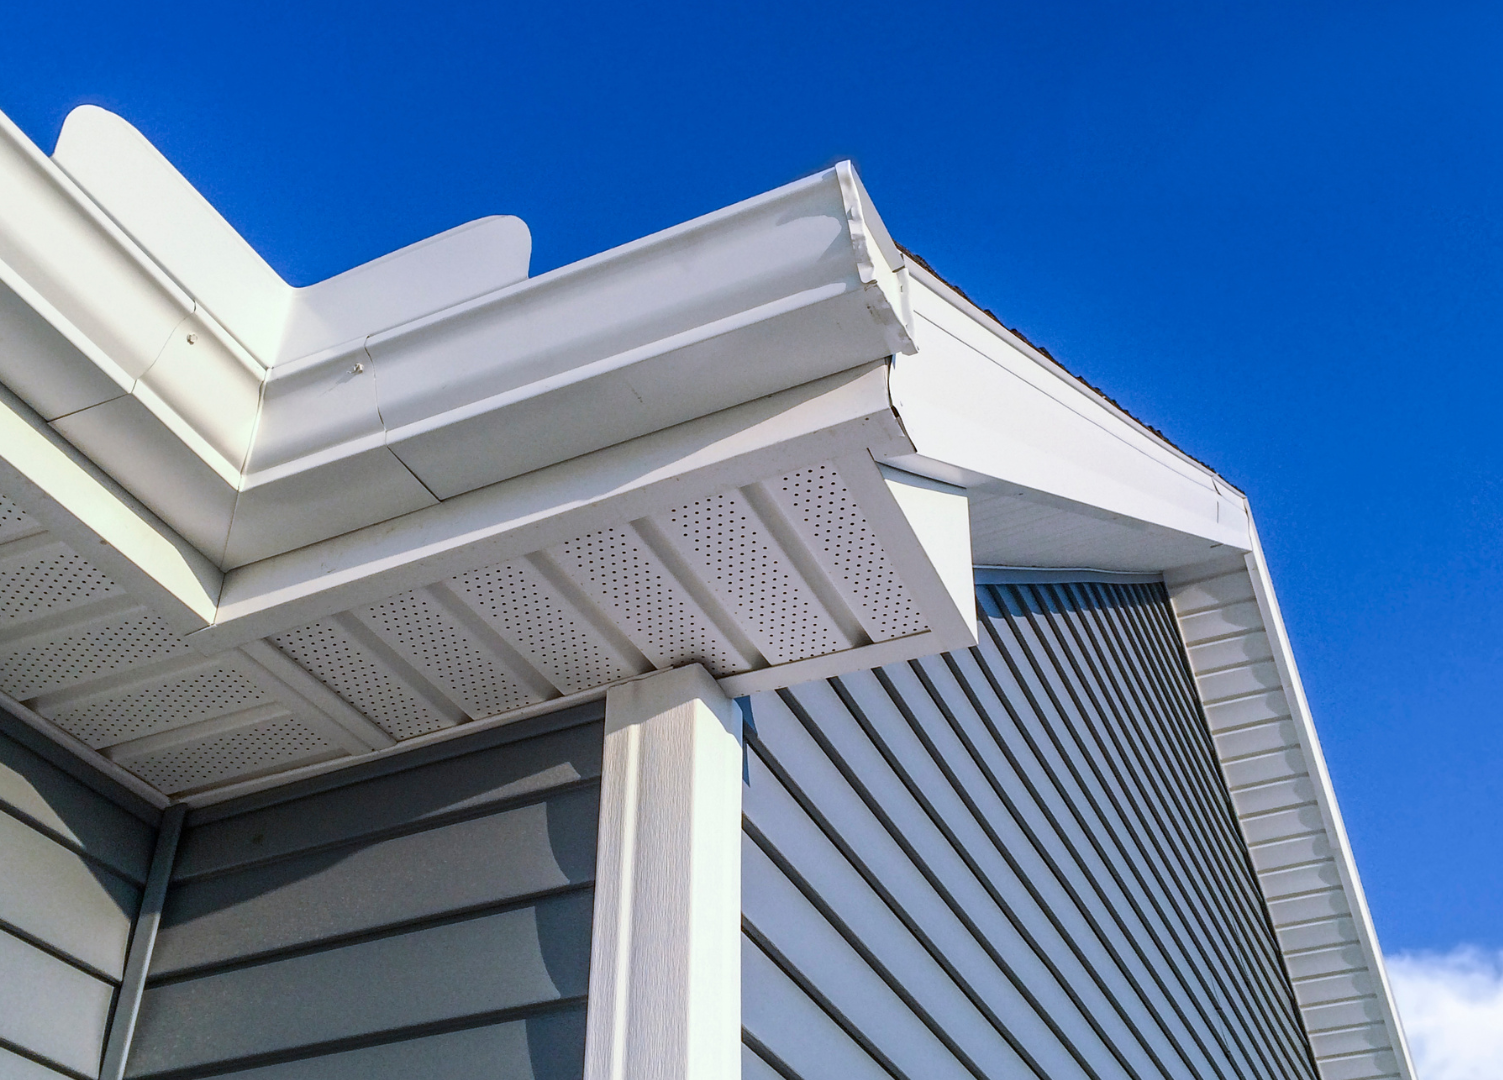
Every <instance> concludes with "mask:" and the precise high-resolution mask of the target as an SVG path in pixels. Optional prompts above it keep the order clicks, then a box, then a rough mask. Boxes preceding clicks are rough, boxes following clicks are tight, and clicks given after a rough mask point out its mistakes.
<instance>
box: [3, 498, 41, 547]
mask: <svg viewBox="0 0 1503 1080" xmlns="http://www.w3.org/2000/svg"><path fill="white" fill-rule="evenodd" d="M41 531H42V527H41V526H40V525H38V524H37V523H36V522H35V521H33V520H32V518H31V517H30V516H29V515H28V514H27V513H26V511H25V510H22V509H21V508H20V507H19V506H17V505H16V504H15V503H13V502H11V501H10V500H9V499H7V498H6V497H5V496H4V495H0V544H7V543H9V542H10V541H12V540H19V539H20V538H21V537H23V536H30V535H31V534H32V533H37V532H41Z"/></svg>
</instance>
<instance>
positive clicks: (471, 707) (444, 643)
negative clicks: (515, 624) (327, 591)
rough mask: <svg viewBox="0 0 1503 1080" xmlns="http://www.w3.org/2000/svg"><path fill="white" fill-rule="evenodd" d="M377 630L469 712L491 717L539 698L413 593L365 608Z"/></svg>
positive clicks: (436, 608) (451, 620)
mask: <svg viewBox="0 0 1503 1080" xmlns="http://www.w3.org/2000/svg"><path fill="white" fill-rule="evenodd" d="M367 616H368V621H369V623H370V624H371V625H372V626H374V627H375V628H376V630H377V632H378V633H379V634H380V635H381V636H382V637H383V638H385V639H386V640H387V641H388V642H390V643H391V644H392V645H394V646H396V647H397V648H398V650H399V651H401V652H403V653H405V654H406V655H407V657H408V659H409V660H411V661H412V662H413V663H415V664H416V665H417V666H418V668H419V669H420V670H421V671H422V672H423V673H424V674H425V675H427V676H428V677H429V678H430V679H432V680H433V681H434V682H436V683H438V684H439V685H441V686H443V687H444V688H445V689H446V690H447V691H449V692H450V693H451V694H452V695H453V696H455V697H457V698H458V699H459V701H460V702H461V704H462V705H463V706H464V709H465V711H466V712H468V713H469V714H470V716H472V717H476V718H479V717H483V716H494V715H496V714H497V713H503V712H507V711H509V710H511V709H520V708H522V707H523V706H524V705H531V704H533V703H534V702H536V701H539V700H541V699H540V698H537V697H535V696H533V695H532V694H530V693H528V692H527V690H526V688H525V687H523V686H520V685H519V684H518V683H517V682H516V680H514V679H513V678H512V677H511V675H510V674H509V673H508V672H507V671H506V670H505V669H504V668H502V667H501V666H500V665H499V664H497V663H496V662H495V661H494V660H493V659H491V658H490V657H489V656H487V655H486V654H485V653H483V652H481V651H480V650H479V649H478V648H477V647H476V646H475V643H474V641H473V640H472V639H471V638H470V636H469V635H468V634H467V633H466V632H465V630H464V627H463V626H461V625H460V623H459V621H458V620H457V619H455V618H454V616H452V615H450V614H449V613H448V612H446V611H444V610H443V608H441V607H439V606H438V605H436V604H434V603H432V602H431V601H429V600H427V599H425V598H424V597H422V596H419V595H417V594H415V593H408V594H406V595H405V596H395V597H393V598H392V599H390V600H387V601H385V602H384V603H381V604H377V605H376V606H375V607H372V608H368V609H367Z"/></svg>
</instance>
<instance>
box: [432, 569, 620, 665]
mask: <svg viewBox="0 0 1503 1080" xmlns="http://www.w3.org/2000/svg"><path fill="white" fill-rule="evenodd" d="M452 585H453V587H454V589H455V591H456V592H458V593H459V594H460V595H461V596H463V597H464V598H465V599H466V600H467V601H469V603H470V606H471V607H473V608H474V609H475V610H476V611H478V612H479V613H480V614H481V615H482V616H483V617H484V618H485V620H486V621H487V622H489V623H490V624H491V625H492V626H494V627H495V628H496V631H497V632H498V633H499V634H500V635H501V636H502V637H504V638H505V639H506V640H507V641H509V642H510V643H511V645H512V647H513V648H515V649H516V650H517V651H518V652H520V653H521V654H522V655H523V656H525V657H527V659H528V660H530V661H531V662H532V663H533V664H534V665H536V667H537V668H538V670H540V671H541V672H543V674H544V675H546V676H547V677H548V680H549V681H550V682H552V683H553V685H555V686H557V687H558V688H559V689H561V690H563V691H564V692H565V693H573V692H574V691H576V690H587V689H589V688H590V687H592V686H602V685H604V684H605V683H609V682H615V681H616V680H617V679H624V678H626V677H627V676H629V675H635V674H636V672H635V671H632V670H631V669H629V668H627V667H626V666H624V665H623V664H622V663H621V661H620V660H619V659H617V658H616V657H615V656H614V655H613V654H612V653H611V651H610V650H609V648H608V647H607V646H606V643H605V642H604V641H603V640H602V639H601V637H600V635H599V634H598V633H596V631H595V630H594V628H593V627H591V626H589V625H588V624H587V623H585V621H584V620H583V619H582V618H581V617H580V616H579V615H577V614H575V613H574V612H572V611H569V610H567V609H566V608H565V607H564V606H563V604H561V603H560V602H559V600H558V599H557V598H556V597H555V596H554V595H553V593H552V591H551V590H550V589H549V588H548V586H547V584H546V583H545V582H544V581H543V580H542V577H541V576H540V575H539V574H538V572H537V571H536V570H534V569H532V567H530V566H528V565H526V564H525V563H509V564H507V565H506V566H493V567H489V568H487V569H484V570H475V571H472V572H471V573H468V574H465V575H463V576H462V577H457V578H455V579H454V580H453V582H452Z"/></svg>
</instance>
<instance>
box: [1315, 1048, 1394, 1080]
mask: <svg viewBox="0 0 1503 1080" xmlns="http://www.w3.org/2000/svg"><path fill="white" fill-rule="evenodd" d="M1320 1074H1321V1077H1322V1080H1382V1078H1383V1077H1388V1076H1395V1075H1397V1074H1398V1062H1397V1061H1396V1060H1395V1059H1394V1055H1393V1052H1392V1051H1391V1050H1380V1051H1376V1052H1369V1053H1362V1054H1352V1055H1350V1056H1347V1057H1337V1058H1323V1059H1321V1062H1320Z"/></svg>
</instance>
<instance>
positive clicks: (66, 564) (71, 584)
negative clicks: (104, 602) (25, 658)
mask: <svg viewBox="0 0 1503 1080" xmlns="http://www.w3.org/2000/svg"><path fill="white" fill-rule="evenodd" d="M120 592H121V590H120V587H119V586H118V585H116V584H115V583H114V582H113V581H111V580H110V579H109V578H107V577H105V576H104V575H103V574H101V573H100V572H99V571H98V570H95V569H94V568H93V567H92V566H90V565H89V564H88V563H86V562H85V561H84V560H83V559H81V558H80V557H79V556H78V555H76V554H74V553H73V552H71V551H69V550H68V549H66V548H64V547H62V545H58V546H57V547H55V548H52V547H49V548H47V549H45V550H42V551H38V552H36V553H35V554H33V555H31V556H29V557H28V558H25V559H18V560H17V561H15V562H12V563H9V564H7V565H5V566H4V567H0V619H9V620H20V619H27V618H30V617H32V616H34V615H41V614H45V613H47V612H49V611H58V610H61V609H63V608H68V607H72V606H73V605H75V604H87V603H89V602H90V601H93V600H99V599H102V598H104V597H106V596H119V595H120Z"/></svg>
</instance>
